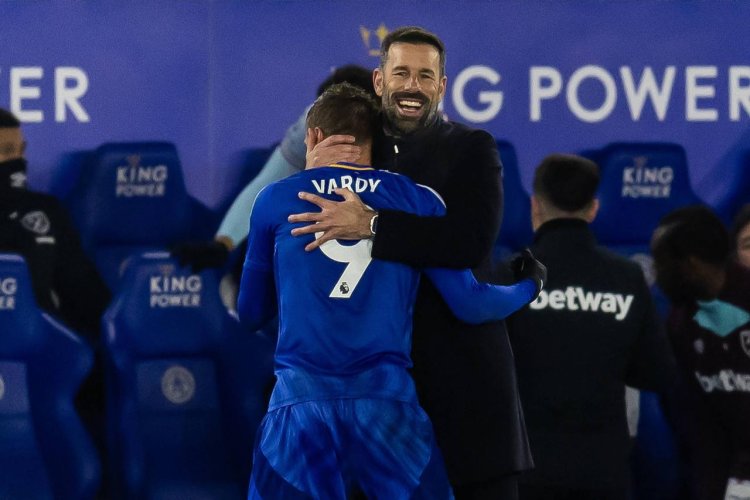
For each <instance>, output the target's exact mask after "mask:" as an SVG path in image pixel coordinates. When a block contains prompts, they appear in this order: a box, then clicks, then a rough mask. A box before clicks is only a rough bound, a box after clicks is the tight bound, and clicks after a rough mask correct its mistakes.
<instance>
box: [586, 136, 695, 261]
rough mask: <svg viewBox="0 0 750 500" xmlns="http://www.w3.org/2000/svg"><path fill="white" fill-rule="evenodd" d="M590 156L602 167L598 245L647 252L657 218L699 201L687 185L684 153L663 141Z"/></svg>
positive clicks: (620, 145)
mask: <svg viewBox="0 0 750 500" xmlns="http://www.w3.org/2000/svg"><path fill="white" fill-rule="evenodd" d="M595 157H596V158H597V159H598V160H599V166H600V168H601V176H602V178H601V183H600V185H599V193H598V196H599V203H600V209H599V214H598V215H597V217H596V219H595V220H594V222H593V224H592V230H593V231H594V233H595V234H596V236H597V238H598V240H599V242H600V243H601V244H604V245H606V246H609V247H619V249H620V251H621V252H622V253H626V254H633V253H638V252H642V251H644V250H645V251H647V249H648V245H649V242H650V240H651V234H652V233H653V231H654V229H655V228H656V226H657V225H658V223H659V220H660V219H661V218H662V217H663V216H664V215H666V214H667V213H668V212H671V211H672V210H674V209H676V208H679V207H683V206H686V205H692V204H697V203H701V200H700V199H699V198H698V196H697V195H696V194H695V192H694V191H693V188H692V186H691V184H690V175H689V172H688V165H687V158H686V156H685V150H684V149H683V148H682V146H679V145H677V144H667V143H614V144H610V145H609V146H607V147H605V148H604V149H603V150H602V151H601V152H599V153H597V154H596V155H595Z"/></svg>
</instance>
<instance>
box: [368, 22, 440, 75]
mask: <svg viewBox="0 0 750 500" xmlns="http://www.w3.org/2000/svg"><path fill="white" fill-rule="evenodd" d="M394 43H413V44H417V45H419V44H423V45H432V46H433V47H435V49H437V51H438V55H440V76H443V75H445V45H443V41H442V40H440V38H439V37H438V36H437V35H436V34H434V33H431V32H429V31H427V30H426V29H424V28H420V27H419V26H404V27H401V28H398V29H395V30H393V31H391V32H390V33H388V35H386V37H385V38H384V39H383V43H381V44H380V69H381V70H382V69H384V68H385V63H386V61H387V60H388V49H390V48H391V45H393V44H394Z"/></svg>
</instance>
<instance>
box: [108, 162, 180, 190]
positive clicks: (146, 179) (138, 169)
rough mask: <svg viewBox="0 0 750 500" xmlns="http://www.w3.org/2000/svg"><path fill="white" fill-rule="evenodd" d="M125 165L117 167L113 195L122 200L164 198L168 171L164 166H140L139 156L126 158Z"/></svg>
mask: <svg viewBox="0 0 750 500" xmlns="http://www.w3.org/2000/svg"><path fill="white" fill-rule="evenodd" d="M127 162H128V164H127V165H122V166H119V167H117V178H116V179H117V184H116V186H115V194H116V196H117V197H118V198H119V197H124V198H137V197H140V198H152V197H159V196H164V193H165V189H166V188H165V186H166V182H167V178H168V177H169V169H168V168H167V166H166V165H150V166H149V165H141V157H140V155H130V156H128V157H127Z"/></svg>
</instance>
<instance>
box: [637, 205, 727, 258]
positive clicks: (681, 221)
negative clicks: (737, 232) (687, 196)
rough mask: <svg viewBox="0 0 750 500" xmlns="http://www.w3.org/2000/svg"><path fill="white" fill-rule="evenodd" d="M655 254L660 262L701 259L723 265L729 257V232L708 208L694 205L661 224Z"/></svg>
mask: <svg viewBox="0 0 750 500" xmlns="http://www.w3.org/2000/svg"><path fill="white" fill-rule="evenodd" d="M655 235H657V236H656V237H655V238H654V241H653V242H652V245H651V252H652V253H653V255H654V259H655V260H657V261H667V260H670V261H681V260H684V259H687V258H688V257H691V256H693V257H697V258H698V259H700V260H701V261H703V262H706V263H709V264H715V265H719V266H723V265H725V264H726V262H727V260H728V258H729V254H730V247H729V233H728V232H727V229H726V228H725V227H724V223H723V222H722V221H721V219H720V218H719V217H718V216H717V215H716V214H715V213H714V212H713V211H712V210H711V209H710V208H708V207H706V206H705V205H691V206H688V207H683V208H678V209H677V210H674V211H673V212H670V213H668V214H667V215H665V216H664V217H662V219H661V221H659V226H658V227H657V229H656V232H655Z"/></svg>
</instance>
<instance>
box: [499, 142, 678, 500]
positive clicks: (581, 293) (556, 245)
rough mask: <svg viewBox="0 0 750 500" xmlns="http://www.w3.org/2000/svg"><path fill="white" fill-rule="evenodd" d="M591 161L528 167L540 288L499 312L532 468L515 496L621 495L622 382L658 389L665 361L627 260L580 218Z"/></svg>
mask: <svg viewBox="0 0 750 500" xmlns="http://www.w3.org/2000/svg"><path fill="white" fill-rule="evenodd" d="M598 185H599V167H598V166H597V165H596V163H594V162H592V161H591V160H588V159H586V158H582V157H580V156H574V155H564V154H553V155H550V156H548V157H546V158H545V159H544V160H542V162H541V163H540V164H539V166H538V167H537V168H536V171H535V173H534V181H533V192H532V196H531V221H532V225H533V229H534V232H535V236H534V243H533V244H532V246H531V249H532V252H533V253H534V255H536V256H537V258H539V259H540V260H541V261H542V262H544V263H545V265H546V266H547V269H548V281H547V283H545V290H544V291H543V292H542V293H541V294H540V296H539V297H538V298H537V300H536V301H534V302H532V303H531V304H530V305H529V307H525V308H523V309H522V310H521V311H519V312H518V313H517V314H515V315H513V316H511V317H510V318H509V319H508V329H509V332H510V338H511V344H512V346H513V352H514V353H515V359H516V369H517V372H518V384H519V391H520V394H521V401H522V403H523V409H524V415H525V417H526V425H527V429H528V432H529V442H530V444H531V451H532V453H533V454H534V462H535V464H536V468H535V469H534V470H533V471H532V472H530V473H528V474H525V475H523V476H522V477H521V484H520V486H519V492H520V493H519V497H520V499H521V500H573V499H575V500H626V499H628V498H629V497H628V490H629V476H630V467H629V449H630V438H629V433H628V424H627V418H626V409H625V385H626V384H627V385H629V386H632V387H636V388H639V389H645V390H651V391H665V390H667V389H668V388H669V387H670V386H671V383H672V379H673V375H674V361H673V358H672V355H671V352H670V349H669V345H668V343H667V340H666V337H665V336H664V333H663V331H662V329H661V325H660V323H659V320H658V318H657V315H656V312H655V308H654V305H653V301H652V297H651V292H650V291H649V288H648V286H647V284H646V280H645V278H644V276H643V272H642V271H641V268H640V266H639V265H638V264H636V263H635V262H633V261H631V260H629V259H627V258H625V257H623V256H620V255H616V254H615V253H613V252H611V251H609V250H607V249H605V248H603V247H600V246H599V245H598V244H597V242H596V239H595V237H594V235H593V233H592V232H591V229H590V227H589V224H590V223H591V222H592V221H593V220H594V218H595V217H596V214H597V211H598V208H599V201H598V200H597V198H596V190H597V187H598Z"/></svg>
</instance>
